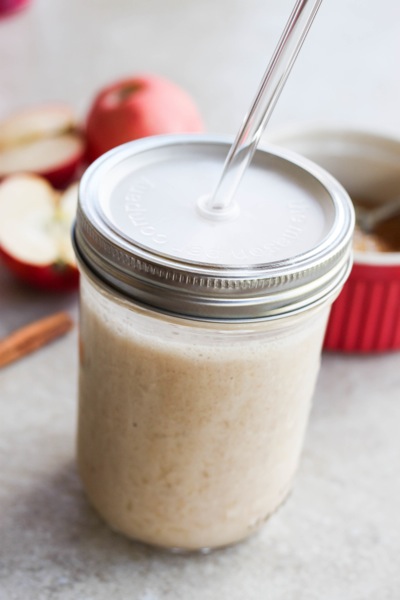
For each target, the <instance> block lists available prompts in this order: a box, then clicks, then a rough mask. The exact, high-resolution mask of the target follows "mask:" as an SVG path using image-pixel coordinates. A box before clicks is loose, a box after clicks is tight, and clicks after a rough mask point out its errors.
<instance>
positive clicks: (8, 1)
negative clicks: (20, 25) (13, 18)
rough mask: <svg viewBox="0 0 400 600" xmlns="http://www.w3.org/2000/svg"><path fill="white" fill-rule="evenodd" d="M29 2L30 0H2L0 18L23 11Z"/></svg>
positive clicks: (0, 0) (0, 1)
mask: <svg viewBox="0 0 400 600" xmlns="http://www.w3.org/2000/svg"><path fill="white" fill-rule="evenodd" d="M29 2H30V0H0V18H1V17H4V16H6V15H11V14H12V13H14V12H17V11H18V10H21V9H22V8H24V7H25V6H27V5H28V4H29Z"/></svg>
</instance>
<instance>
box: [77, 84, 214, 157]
mask: <svg viewBox="0 0 400 600" xmlns="http://www.w3.org/2000/svg"><path fill="white" fill-rule="evenodd" d="M199 131H203V122H202V119H201V116H200V114H199V111H198V109H197V107H196V105H195V104H194V102H193V100H192V98H191V97H190V96H189V94H188V93H187V92H185V91H184V90H183V89H182V88H180V87H179V86H177V85H176V84H174V83H172V82H171V81H169V80H167V79H163V78H162V77H156V76H154V75H139V76H137V77H131V78H128V79H124V80H122V81H117V82H115V83H113V84H112V85H110V86H107V87H106V88H104V89H102V90H101V91H100V92H99V93H98V94H97V96H96V98H95V100H94V102H93V104H92V106H91V108H90V110H89V113H88V118H87V126H86V135H87V150H88V160H89V161H93V160H95V159H96V158H98V157H99V156H100V155H101V154H103V153H104V152H107V150H111V148H114V147H115V146H119V145H120V144H123V143H125V142H129V141H131V140H135V139H138V138H142V137H147V136H151V135H159V134H164V133H165V134H166V133H191V132H199Z"/></svg>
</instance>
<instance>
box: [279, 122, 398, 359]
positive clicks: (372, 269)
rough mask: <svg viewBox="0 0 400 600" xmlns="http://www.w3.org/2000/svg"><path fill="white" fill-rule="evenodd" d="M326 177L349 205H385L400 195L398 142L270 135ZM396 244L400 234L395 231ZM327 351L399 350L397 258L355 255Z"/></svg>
mask: <svg viewBox="0 0 400 600" xmlns="http://www.w3.org/2000/svg"><path fill="white" fill-rule="evenodd" d="M269 141H270V142H272V143H273V144H278V145H280V146H284V147H286V148H289V149H291V150H293V151H295V152H298V153H299V154H302V155H303V156H306V157H307V158H309V159H310V160H312V161H314V162H316V163H318V164H319V165H321V166H322V167H324V168H325V169H326V170H327V171H329V172H330V173H331V174H332V175H333V176H334V177H336V179H338V181H340V183H341V184H342V185H343V186H344V187H345V188H346V190H347V191H348V193H349V195H350V196H351V197H352V198H353V199H363V200H367V201H368V200H369V201H371V202H386V201H390V200H392V199H394V198H395V197H396V196H399V195H400V139H396V138H392V137H389V136H385V135H381V134H376V133H368V132H363V131H355V130H349V129H340V128H335V127H303V128H297V129H296V130H293V129H291V130H286V131H281V132H278V133H276V134H272V135H270V140H269ZM399 239H400V230H399ZM324 347H325V349H329V350H336V351H342V352H386V351H390V350H398V349H400V252H378V251H376V252H370V251H368V252H364V251H359V250H355V251H354V265H353V269H352V272H351V274H350V277H349V279H348V280H347V282H346V284H345V286H344V288H343V291H342V292H341V294H340V295H339V297H338V298H337V300H336V301H335V302H334V304H333V306H332V311H331V316H330V319H329V322H328V328H327V332H326V337H325V342H324Z"/></svg>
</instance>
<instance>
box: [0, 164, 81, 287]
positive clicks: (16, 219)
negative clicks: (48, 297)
mask: <svg viewBox="0 0 400 600" xmlns="http://www.w3.org/2000/svg"><path fill="white" fill-rule="evenodd" d="M77 198H78V184H77V183H76V184H73V185H72V186H70V187H69V188H68V189H67V190H66V191H65V192H63V193H60V192H58V191H56V190H55V189H54V188H53V187H52V186H51V185H50V184H49V183H48V182H47V181H46V180H45V179H43V178H42V177H39V176H36V175H31V174H21V175H14V176H10V177H7V178H6V179H5V180H4V181H3V182H2V183H1V184H0V255H1V257H2V259H3V262H4V263H5V265H7V266H8V267H9V269H10V270H11V271H12V272H13V273H14V274H15V275H16V276H17V277H19V278H20V279H22V280H23V281H25V282H27V283H29V284H31V285H33V286H35V287H38V288H42V289H52V290H67V289H72V288H75V287H76V286H77V284H78V280H79V275H78V269H77V266H76V262H75V255H74V252H73V249H72V244H71V227H72V222H73V219H74V216H75V211H76V205H77Z"/></svg>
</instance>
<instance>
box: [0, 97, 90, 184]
mask: <svg viewBox="0 0 400 600" xmlns="http://www.w3.org/2000/svg"><path fill="white" fill-rule="evenodd" d="M84 155H85V142H84V138H83V136H82V134H81V132H80V131H79V128H78V125H77V121H76V118H75V115H74V113H73V111H72V109H71V108H70V107H69V106H67V105H64V104H58V105H52V106H51V105H48V106H46V105H45V106H39V107H36V108H32V109H29V110H25V111H22V112H20V113H17V114H15V115H12V116H10V117H8V118H7V119H5V120H4V121H2V122H0V178H3V177H5V176H7V175H12V174H14V173H20V172H26V171H29V172H32V173H36V174H38V175H41V176H42V177H45V178H46V179H48V180H49V181H50V182H51V183H52V184H53V185H55V186H56V187H62V186H65V185H66V184H68V183H69V182H70V181H71V180H72V178H73V177H74V176H75V174H76V172H77V169H78V167H79V166H80V165H81V164H82V162H83V158H84Z"/></svg>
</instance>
